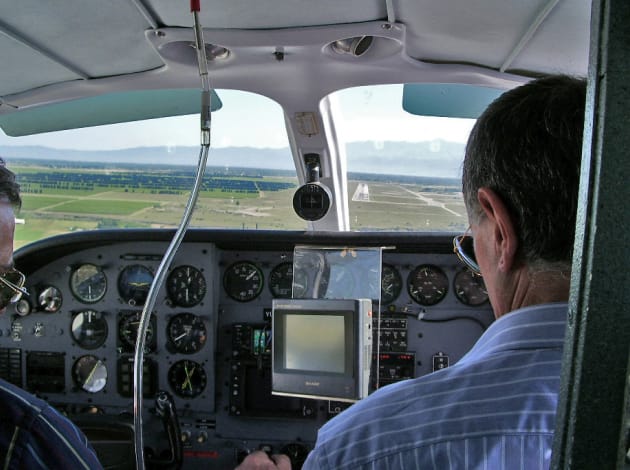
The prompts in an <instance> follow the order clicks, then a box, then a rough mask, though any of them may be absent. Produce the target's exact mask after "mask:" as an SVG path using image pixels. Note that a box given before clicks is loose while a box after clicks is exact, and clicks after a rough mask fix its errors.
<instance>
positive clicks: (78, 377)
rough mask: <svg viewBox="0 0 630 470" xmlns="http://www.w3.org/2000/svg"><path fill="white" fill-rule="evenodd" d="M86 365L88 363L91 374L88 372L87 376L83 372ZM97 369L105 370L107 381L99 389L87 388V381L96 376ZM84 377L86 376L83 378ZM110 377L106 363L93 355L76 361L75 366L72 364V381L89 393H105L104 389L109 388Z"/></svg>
mask: <svg viewBox="0 0 630 470" xmlns="http://www.w3.org/2000/svg"><path fill="white" fill-rule="evenodd" d="M84 363H87V367H88V369H89V372H87V374H85V372H84V370H83V368H84V367H85V365H84ZM96 367H102V368H103V370H105V381H104V382H103V383H102V385H100V386H99V387H98V388H88V387H86V384H87V380H88V379H90V378H91V377H92V376H93V375H94V369H95V368H96ZM83 375H86V376H85V377H83ZM108 375H109V373H108V370H107V365H106V364H105V362H104V361H102V360H101V359H99V358H98V357H96V356H93V355H91V354H87V355H85V356H81V357H79V358H78V359H77V360H76V361H74V364H72V380H73V381H74V383H75V385H76V386H77V387H79V388H81V389H82V390H84V391H86V392H88V393H98V392H101V391H103V389H105V387H106V386H107V379H108Z"/></svg>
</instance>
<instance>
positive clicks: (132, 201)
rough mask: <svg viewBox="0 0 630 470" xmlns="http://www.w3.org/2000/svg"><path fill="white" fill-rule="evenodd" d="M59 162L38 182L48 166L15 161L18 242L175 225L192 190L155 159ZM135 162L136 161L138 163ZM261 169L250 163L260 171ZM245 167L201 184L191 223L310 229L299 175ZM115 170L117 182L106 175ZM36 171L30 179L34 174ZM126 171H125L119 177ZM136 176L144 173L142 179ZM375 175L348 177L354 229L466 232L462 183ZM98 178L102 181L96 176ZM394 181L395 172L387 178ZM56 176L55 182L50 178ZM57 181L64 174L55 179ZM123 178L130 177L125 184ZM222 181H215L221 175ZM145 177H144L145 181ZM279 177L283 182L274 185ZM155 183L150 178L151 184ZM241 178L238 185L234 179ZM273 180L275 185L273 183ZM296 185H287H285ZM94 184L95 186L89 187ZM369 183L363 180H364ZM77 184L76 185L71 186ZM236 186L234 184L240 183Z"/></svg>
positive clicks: (194, 224) (254, 227)
mask: <svg viewBox="0 0 630 470" xmlns="http://www.w3.org/2000/svg"><path fill="white" fill-rule="evenodd" d="M78 165H79V166H78V167H77V168H73V167H71V166H67V167H64V168H63V170H60V169H59V168H54V175H55V178H58V179H57V180H55V178H49V179H48V180H46V182H44V183H39V182H38V181H36V180H35V179H34V178H33V177H32V176H33V175H42V174H43V175H50V174H51V172H53V170H50V171H48V170H49V169H47V167H46V166H45V165H42V164H40V166H38V167H37V168H33V167H32V164H24V166H23V167H22V166H19V165H16V162H14V164H13V165H12V170H13V171H15V172H16V174H17V175H18V181H20V175H26V176H22V178H24V182H22V181H20V184H21V185H22V188H23V192H22V199H23V205H22V210H21V212H20V214H19V215H18V218H20V219H23V223H19V224H18V225H17V227H16V238H15V246H16V248H18V247H20V246H23V245H25V244H28V243H30V242H32V241H35V240H38V239H41V238H45V237H49V236H52V235H56V234H60V233H65V232H73V231H80V230H93V229H99V228H128V227H169V228H172V227H176V226H177V225H178V224H179V223H180V221H181V218H182V215H183V212H184V209H185V206H186V204H187V201H188V197H189V192H188V191H189V190H188V189H187V190H183V188H181V187H180V186H177V184H178V181H179V180H178V179H177V178H181V177H182V176H181V173H182V170H181V169H177V170H176V171H179V175H178V176H177V177H175V176H174V177H173V179H172V182H169V181H171V180H169V176H168V175H169V173H168V172H165V170H164V169H160V170H159V171H158V170H153V168H152V167H151V166H146V167H143V168H141V169H137V168H135V169H134V170H133V171H131V170H129V169H125V168H122V169H120V170H117V171H116V172H112V170H111V168H108V169H101V168H92V167H90V168H86V167H81V166H80V164H78ZM136 167H137V166H136ZM256 171H257V170H254V169H248V170H247V172H249V173H255V172H256ZM244 173H246V172H245V171H244V170H241V174H238V175H233V176H229V175H228V176H225V175H223V174H222V175H220V176H217V177H218V178H219V181H225V182H226V185H228V187H226V188H225V189H221V188H220V187H219V188H216V187H214V188H212V189H209V190H204V191H201V192H200V194H199V198H198V200H197V204H196V206H195V212H194V214H193V216H192V219H191V224H190V225H191V227H216V228H238V229H269V230H304V229H306V227H307V225H306V222H305V221H303V220H302V219H300V218H299V217H298V216H297V215H296V214H295V212H294V211H293V207H292V199H293V194H294V192H295V189H296V188H297V183H296V180H297V179H296V177H295V176H286V175H282V174H278V175H275V174H271V175H267V174H264V175H263V176H261V175H255V174H244ZM110 174H113V175H114V176H112V178H113V179H112V183H109V182H108V180H107V178H108V175H110ZM29 175H31V178H30V179H28V176H29ZM121 175H122V177H121ZM134 175H139V178H141V179H139V180H138V181H140V183H138V181H135V180H134ZM374 178H375V175H369V177H368V178H367V179H365V180H362V179H360V178H356V179H355V180H354V181H350V182H349V183H348V200H349V204H350V229H351V230H403V231H433V230H449V231H461V230H464V229H465V227H466V217H465V213H466V212H465V210H464V205H463V201H462V198H461V193H460V192H459V188H458V187H456V186H455V184H453V185H452V186H449V185H446V186H444V185H443V184H435V183H434V182H432V181H431V182H427V183H425V184H418V183H415V184H410V183H407V182H404V183H403V182H395V181H387V182H380V181H374ZM97 179H98V184H92V181H96V180H97ZM389 179H390V180H391V177H389ZM51 180H52V181H53V183H51V182H50V181H51ZM54 181H62V183H55V182H54ZM120 181H123V182H124V183H120ZM146 181H149V182H152V181H160V182H166V183H167V184H168V185H169V186H168V187H170V189H168V190H161V189H160V188H158V187H156V186H155V185H152V186H148V184H149V183H146ZM215 181H216V180H215ZM143 182H145V183H143ZM275 183H279V184H281V185H282V184H284V185H285V187H284V188H285V189H283V188H282V186H279V187H276V186H274V184H275ZM151 184H152V183H151ZM232 184H235V185H236V186H230V185H232ZM247 184H249V185H250V187H251V184H255V185H257V186H256V187H258V186H260V185H261V184H266V185H267V186H260V187H264V188H270V189H266V190H264V191H260V190H258V191H251V190H248V191H240V190H238V188H239V187H241V186H239V185H247ZM270 184H271V186H270ZM359 184H363V185H367V188H368V192H369V197H365V195H363V197H360V195H358V192H357V187H358V185H359ZM287 186H288V187H289V188H290V189H286V187H287ZM87 187H91V191H88V190H86V188H87ZM362 187H363V188H365V186H362ZM72 188H76V189H72ZM235 188H236V189H235Z"/></svg>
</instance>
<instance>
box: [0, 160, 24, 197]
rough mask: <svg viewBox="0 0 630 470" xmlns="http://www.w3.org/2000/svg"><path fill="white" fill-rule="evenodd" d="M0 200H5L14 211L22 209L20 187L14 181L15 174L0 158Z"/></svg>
mask: <svg viewBox="0 0 630 470" xmlns="http://www.w3.org/2000/svg"><path fill="white" fill-rule="evenodd" d="M0 198H6V199H7V200H8V201H9V203H11V205H12V206H13V207H15V208H16V209H20V207H22V198H21V197H20V185H19V184H17V182H16V181H15V173H13V172H12V171H11V170H9V169H8V168H7V166H6V163H5V161H4V160H3V159H2V157H0Z"/></svg>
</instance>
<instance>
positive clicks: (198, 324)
mask: <svg viewBox="0 0 630 470" xmlns="http://www.w3.org/2000/svg"><path fill="white" fill-rule="evenodd" d="M167 334H168V339H169V341H170V342H171V344H172V345H173V347H174V348H175V350H176V351H177V352H180V353H183V354H193V353H196V352H197V351H199V350H200V349H201V348H202V347H203V345H204V344H206V339H207V334H206V326H205V325H204V324H203V320H202V319H201V318H199V317H198V316H197V315H193V314H192V313H180V314H177V315H175V316H174V317H173V318H171V320H170V321H169V322H168V330H167Z"/></svg>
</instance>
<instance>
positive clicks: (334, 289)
mask: <svg viewBox="0 0 630 470" xmlns="http://www.w3.org/2000/svg"><path fill="white" fill-rule="evenodd" d="M355 285H356V281H355V279H354V274H353V273H352V269H350V268H349V267H347V266H346V265H343V264H331V265H330V277H329V279H328V285H327V288H326V298H327V299H351V298H353V296H354V289H355Z"/></svg>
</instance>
